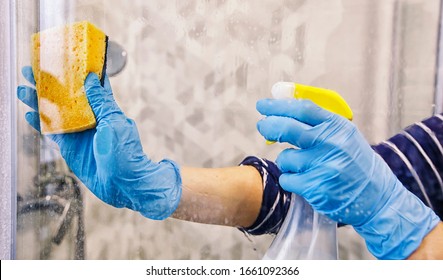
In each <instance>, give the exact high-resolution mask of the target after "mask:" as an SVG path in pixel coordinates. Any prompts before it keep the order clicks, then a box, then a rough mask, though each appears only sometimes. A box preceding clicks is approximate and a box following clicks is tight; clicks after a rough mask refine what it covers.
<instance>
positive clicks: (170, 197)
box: [134, 159, 182, 220]
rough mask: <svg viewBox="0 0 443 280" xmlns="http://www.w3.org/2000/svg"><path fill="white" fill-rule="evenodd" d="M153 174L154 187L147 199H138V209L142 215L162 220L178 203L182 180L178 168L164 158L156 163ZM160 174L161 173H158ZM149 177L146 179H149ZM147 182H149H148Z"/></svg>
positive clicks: (172, 211)
mask: <svg viewBox="0 0 443 280" xmlns="http://www.w3.org/2000/svg"><path fill="white" fill-rule="evenodd" d="M157 168H158V171H159V173H157V174H156V175H155V176H156V178H155V184H156V186H157V187H156V188H155V189H151V190H150V192H156V193H155V194H152V193H150V194H149V199H146V201H139V203H138V204H139V207H137V208H139V209H134V210H136V211H139V212H140V213H141V214H142V215H143V216H144V217H146V218H149V219H152V220H164V219H166V218H168V217H169V216H171V215H172V213H174V211H175V210H176V209H177V207H178V204H179V203H180V198H181V194H182V180H181V176H180V168H179V166H178V164H176V163H175V162H174V161H172V160H168V159H164V160H162V161H160V162H159V163H158V166H157ZM159 174H161V175H159ZM149 180H150V179H147V181H149ZM148 184H149V182H148Z"/></svg>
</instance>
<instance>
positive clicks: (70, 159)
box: [17, 67, 182, 220]
mask: <svg viewBox="0 0 443 280" xmlns="http://www.w3.org/2000/svg"><path fill="white" fill-rule="evenodd" d="M22 73H23V75H24V77H25V78H26V79H27V80H28V81H29V82H30V83H32V84H33V85H35V81H34V76H33V73H32V69H31V67H24V68H23V69H22ZM85 91H86V95H87V98H88V101H89V104H90V105H91V107H92V110H93V112H94V114H95V117H96V121H97V126H96V128H94V129H89V130H86V131H83V132H77V133H67V134H53V135H48V136H47V137H50V138H51V139H52V140H53V141H54V142H55V143H57V144H58V146H59V147H60V152H61V155H62V156H63V158H64V159H65V161H66V163H67V164H68V166H69V167H70V168H71V170H72V171H73V172H74V174H75V175H76V176H77V177H78V178H79V179H80V180H81V181H82V182H83V184H85V186H87V187H88V188H89V189H90V190H91V192H93V193H94V194H95V195H96V196H97V197H98V198H100V199H101V200H103V201H104V202H106V203H108V204H110V205H112V206H115V207H118V208H121V207H126V208H129V209H132V210H134V211H138V212H140V213H141V214H142V215H143V216H145V217H147V218H150V219H154V220H162V219H166V218H167V217H169V216H170V215H171V214H172V213H173V212H174V211H175V209H176V208H177V206H178V203H179V201H180V197H181V192H182V190H181V176H180V171H179V167H178V166H177V164H175V163H174V162H172V161H170V160H162V161H160V162H158V163H157V162H153V161H151V160H150V159H149V158H148V157H147V156H146V154H144V152H143V148H142V145H141V143H140V138H139V135H138V131H137V128H136V125H135V123H134V121H133V120H131V119H129V118H127V117H126V116H125V115H124V113H123V112H122V111H121V110H120V108H119V107H118V105H117V104H116V102H115V101H114V97H113V94H112V90H111V85H110V83H109V80H108V78H107V77H105V83H104V87H102V86H101V85H100V81H99V79H98V76H97V75H96V74H94V73H91V74H89V75H88V76H87V78H86V80H85ZM17 95H18V98H19V99H20V100H21V101H23V103H25V104H27V105H28V106H30V107H31V108H32V109H33V110H34V111H31V112H28V113H26V115H25V118H26V120H27V121H28V123H29V124H30V125H31V126H33V127H34V128H35V129H37V130H38V131H40V120H39V114H38V103H37V95H36V91H35V89H34V88H32V87H28V86H19V87H18V88H17Z"/></svg>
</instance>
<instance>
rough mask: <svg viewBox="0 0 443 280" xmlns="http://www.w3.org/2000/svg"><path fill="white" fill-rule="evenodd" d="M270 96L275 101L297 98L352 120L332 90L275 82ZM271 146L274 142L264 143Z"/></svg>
mask: <svg viewBox="0 0 443 280" xmlns="http://www.w3.org/2000/svg"><path fill="white" fill-rule="evenodd" d="M271 91H272V96H273V97H274V98H275V99H282V98H297V99H309V100H311V101H312V102H314V103H315V104H317V105H318V106H320V107H322V108H323V109H325V110H328V111H330V112H332V113H335V114H338V115H341V116H342V117H345V118H347V119H348V120H352V116H353V113H352V110H351V108H350V107H349V105H348V103H346V101H345V100H344V99H343V97H341V95H340V94H338V93H337V92H335V91H333V90H329V89H323V88H317V87H312V86H306V85H301V84H296V83H291V82H277V83H275V84H274V85H273V86H272V90H271ZM266 143H267V144H273V143H275V141H268V140H267V141H266Z"/></svg>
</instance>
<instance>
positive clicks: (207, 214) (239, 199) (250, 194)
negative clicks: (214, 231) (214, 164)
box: [172, 166, 263, 227]
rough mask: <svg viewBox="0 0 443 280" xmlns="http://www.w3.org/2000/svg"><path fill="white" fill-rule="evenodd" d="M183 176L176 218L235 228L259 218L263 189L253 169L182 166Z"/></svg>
mask: <svg viewBox="0 0 443 280" xmlns="http://www.w3.org/2000/svg"><path fill="white" fill-rule="evenodd" d="M181 175H182V182H183V193H182V197H181V200H180V204H179V206H178V208H177V210H176V211H175V212H174V213H173V215H172V217H173V218H177V219H180V220H187V221H193V222H198V223H205V224H217V225H226V226H236V227H247V226H249V225H251V224H252V223H253V222H254V221H255V219H256V218H257V215H258V213H259V211H260V207H261V202H262V195H263V186H262V179H261V176H260V174H259V173H258V172H257V170H256V169H255V168H254V167H252V166H236V167H226V168H193V167H183V168H182V169H181Z"/></svg>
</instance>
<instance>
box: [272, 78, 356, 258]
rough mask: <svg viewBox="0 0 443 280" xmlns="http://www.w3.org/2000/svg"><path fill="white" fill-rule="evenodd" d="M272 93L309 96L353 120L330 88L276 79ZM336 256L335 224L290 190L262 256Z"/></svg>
mask: <svg viewBox="0 0 443 280" xmlns="http://www.w3.org/2000/svg"><path fill="white" fill-rule="evenodd" d="M272 95H273V97H274V98H276V99H281V98H301V99H309V100H311V101H312V102H314V103H315V104H317V105H318V106H320V107H322V108H323V109H326V110H329V111H331V112H333V113H336V114H339V115H341V116H343V117H345V118H347V119H349V120H352V115H353V114H352V111H351V109H350V108H349V106H348V104H347V103H346V101H345V100H344V99H343V98H342V97H341V96H340V95H339V94H338V93H337V92H335V91H332V90H328V89H322V88H316V87H312V86H306V85H301V84H295V83H291V82H278V83H276V84H274V86H273V87H272ZM267 143H268V144H272V143H273V142H271V141H268V142H267ZM337 258H338V249H337V223H336V222H335V221H333V220H331V219H329V218H328V217H326V216H324V215H322V214H319V213H317V212H315V211H314V210H313V209H312V207H311V206H310V205H309V204H308V203H307V202H306V201H305V200H304V199H303V198H302V197H300V196H298V195H296V194H294V193H293V194H292V197H291V203H290V206H289V210H288V213H287V214H286V218H285V220H284V221H283V224H282V226H281V228H280V231H279V233H278V234H277V236H276V237H275V239H274V240H273V242H272V244H271V246H270V247H269V249H268V251H267V252H266V254H265V255H264V257H263V259H267V260H285V259H286V260H290V259H304V260H321V259H323V260H334V259H337Z"/></svg>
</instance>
